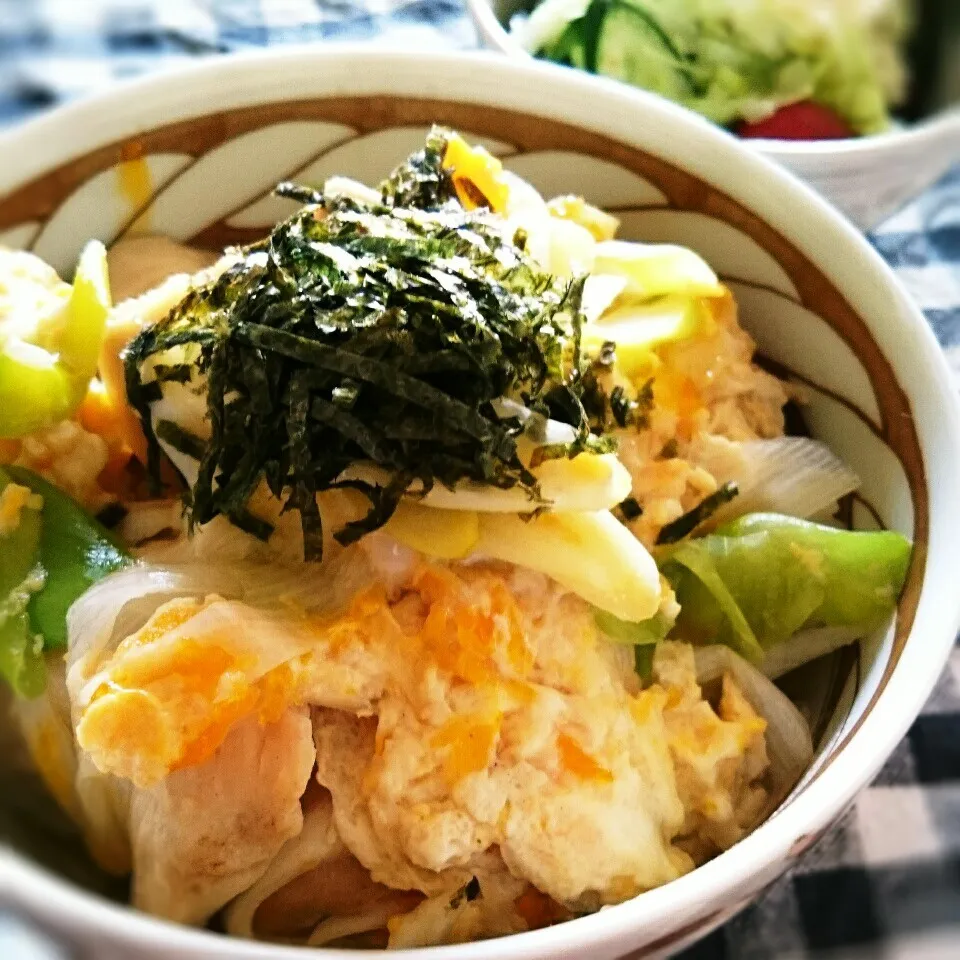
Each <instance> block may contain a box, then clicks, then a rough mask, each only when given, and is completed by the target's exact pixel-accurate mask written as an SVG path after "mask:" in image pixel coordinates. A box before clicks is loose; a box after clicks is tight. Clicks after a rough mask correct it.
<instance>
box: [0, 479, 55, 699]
mask: <svg viewBox="0 0 960 960" xmlns="http://www.w3.org/2000/svg"><path fill="white" fill-rule="evenodd" d="M10 482H11V480H10V476H9V475H8V474H7V473H6V472H4V471H2V470H0V496H2V495H3V492H4V490H6V488H7V487H8V486H9V484H10ZM18 521H19V522H16V525H15V526H12V527H11V528H10V529H9V530H8V531H7V532H6V533H4V534H0V675H2V676H3V677H4V678H5V679H6V680H7V682H8V683H9V684H10V686H11V687H12V688H13V689H14V691H15V692H16V693H17V694H19V695H20V696H23V697H35V696H37V695H38V694H40V693H42V692H43V688H44V686H45V684H46V676H47V671H46V666H45V664H44V662H43V655H42V651H43V638H42V637H39V636H37V634H36V632H35V630H34V629H33V628H32V626H31V624H30V618H29V616H28V614H27V606H28V604H29V603H30V599H31V597H32V596H33V595H34V594H35V593H36V591H37V590H39V589H41V588H42V586H43V580H44V576H43V569H42V567H41V566H40V525H41V521H40V511H39V510H38V509H36V508H34V507H33V506H30V505H27V506H24V507H23V508H22V509H21V510H20V512H19V518H18ZM9 523H10V524H12V523H14V521H13V520H10V521H9Z"/></svg>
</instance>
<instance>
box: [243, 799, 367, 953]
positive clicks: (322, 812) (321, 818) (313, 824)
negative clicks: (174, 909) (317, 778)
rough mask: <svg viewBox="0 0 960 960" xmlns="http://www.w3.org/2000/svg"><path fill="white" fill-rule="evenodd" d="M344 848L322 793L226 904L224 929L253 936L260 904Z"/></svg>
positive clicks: (331, 805)
mask: <svg viewBox="0 0 960 960" xmlns="http://www.w3.org/2000/svg"><path fill="white" fill-rule="evenodd" d="M344 849H345V848H344V846H343V843H342V842H341V840H340V837H339V836H338V835H337V831H336V827H335V826H334V824H333V804H332V803H331V801H330V798H329V797H324V798H323V799H322V800H321V801H320V802H318V803H316V804H314V805H313V806H309V807H308V808H307V809H306V811H305V812H304V815H303V829H302V830H301V831H300V833H299V834H298V835H297V836H296V837H293V838H292V839H291V840H288V841H287V842H286V843H285V844H284V845H283V846H282V847H281V848H280V852H279V853H278V854H277V855H276V856H275V857H274V858H273V860H271V861H270V866H268V867H267V870H266V873H264V874H263V876H262V877H261V878H260V879H259V880H258V881H257V882H256V883H255V884H254V885H253V886H252V887H250V889H249V890H246V891H245V892H244V893H241V894H240V896H238V897H237V898H236V900H234V901H233V902H232V903H231V904H230V905H229V906H228V907H227V909H226V911H225V913H224V922H225V926H226V929H227V933H229V934H230V935H231V936H233V937H245V938H246V939H248V940H252V939H254V938H255V936H256V935H255V933H254V929H253V922H254V917H255V915H256V912H257V908H258V907H259V906H260V904H262V903H263V902H264V901H265V900H266V899H267V898H268V897H271V896H272V895H273V894H274V893H276V892H277V891H278V890H281V889H282V888H283V887H285V886H286V885H287V884H288V883H290V882H291V881H293V880H296V879H297V877H300V876H302V875H303V874H305V873H309V872H310V871H311V870H314V869H316V868H317V867H318V866H320V864H321V863H324V862H325V861H327V860H330V859H332V858H333V857H335V856H337V855H338V854H340V853H342V852H343V851H344ZM374 929H376V928H374Z"/></svg>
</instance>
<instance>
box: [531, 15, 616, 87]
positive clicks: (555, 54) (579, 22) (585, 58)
mask: <svg viewBox="0 0 960 960" xmlns="http://www.w3.org/2000/svg"><path fill="white" fill-rule="evenodd" d="M609 8H610V2H609V0H593V3H591V4H590V6H589V7H587V9H586V12H585V13H584V15H583V16H582V17H578V18H577V19H576V20H572V21H571V22H570V23H569V24H567V27H566V29H565V30H564V31H563V33H561V34H560V36H559V37H558V38H557V39H556V40H555V41H554V43H553V44H551V45H550V46H549V47H547V48H546V49H545V50H544V55H545V56H546V57H547V59H548V60H552V61H554V63H560V64H563V65H564V66H569V67H577V68H578V69H580V70H589V71H591V72H592V73H596V72H597V45H598V41H599V38H600V31H601V28H602V27H603V22H604V18H605V17H606V15H607V11H608V9H609Z"/></svg>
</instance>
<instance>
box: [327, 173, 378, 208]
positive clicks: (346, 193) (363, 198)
mask: <svg viewBox="0 0 960 960" xmlns="http://www.w3.org/2000/svg"><path fill="white" fill-rule="evenodd" d="M323 195H324V197H325V198H327V199H329V200H339V199H340V198H341V197H346V198H347V199H348V200H356V201H358V202H359V203H369V204H373V205H374V206H377V205H379V204H381V203H382V202H383V197H381V196H380V191H379V190H375V189H374V188H373V187H368V186H367V185H366V184H365V183H361V182H360V181H359V180H354V179H353V178H351V177H328V178H327V180H326V182H325V183H324V185H323Z"/></svg>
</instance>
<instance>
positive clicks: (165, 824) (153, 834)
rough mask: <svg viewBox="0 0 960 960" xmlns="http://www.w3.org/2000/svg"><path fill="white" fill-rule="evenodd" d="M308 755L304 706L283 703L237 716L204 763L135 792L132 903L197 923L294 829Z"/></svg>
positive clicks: (260, 867)
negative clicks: (269, 719) (261, 718)
mask: <svg viewBox="0 0 960 960" xmlns="http://www.w3.org/2000/svg"><path fill="white" fill-rule="evenodd" d="M313 762H314V750H313V738H312V736H311V729H310V719H309V716H308V713H307V711H306V710H305V709H302V708H291V709H288V710H287V711H285V712H284V714H283V715H282V716H281V717H280V719H279V720H278V721H277V722H276V723H271V724H267V725H261V724H260V723H259V722H258V721H257V720H256V719H255V718H249V719H247V720H244V721H242V722H241V723H239V724H237V725H236V726H235V727H234V728H233V730H231V732H230V734H229V736H228V737H227V738H226V740H225V741H224V742H223V744H222V745H221V747H220V748H219V749H218V750H217V752H216V754H215V755H214V756H213V757H212V758H211V759H210V760H208V761H207V762H206V763H203V764H201V765H200V766H196V767H190V768H188V769H184V770H180V771H177V772H176V773H172V774H171V775H170V776H168V777H167V778H166V779H164V780H163V781H162V782H161V783H160V784H159V785H158V786H156V787H153V788H152V789H149V790H135V791H134V795H133V798H132V802H131V809H130V834H131V845H132V849H133V867H134V886H133V903H134V905H135V906H137V907H139V908H141V909H143V910H146V911H147V912H148V913H152V914H154V915H156V916H160V917H165V918H167V919H170V920H177V921H180V922H182V923H191V924H199V923H203V922H204V921H206V920H207V919H208V918H209V917H210V916H211V915H212V914H213V913H214V912H216V911H217V910H219V909H220V907H222V906H223V905H224V904H225V903H227V902H228V901H230V900H231V899H233V897H235V896H237V894H239V893H240V892H242V891H243V890H246V889H247V888H248V887H250V886H251V885H252V884H253V883H255V882H256V881H257V880H258V879H259V878H260V877H261V876H262V875H263V873H264V872H265V871H266V869H267V868H268V867H269V865H270V862H271V860H272V859H273V858H274V857H275V856H276V855H277V853H278V852H279V851H280V849H281V847H282V846H283V845H284V843H286V842H287V841H288V840H290V839H291V838H292V837H295V836H297V834H299V832H300V830H301V828H302V825H303V814H302V812H301V808H300V797H301V795H302V794H303V792H304V790H305V788H306V785H307V781H308V779H309V777H310V772H311V770H312V768H313Z"/></svg>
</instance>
